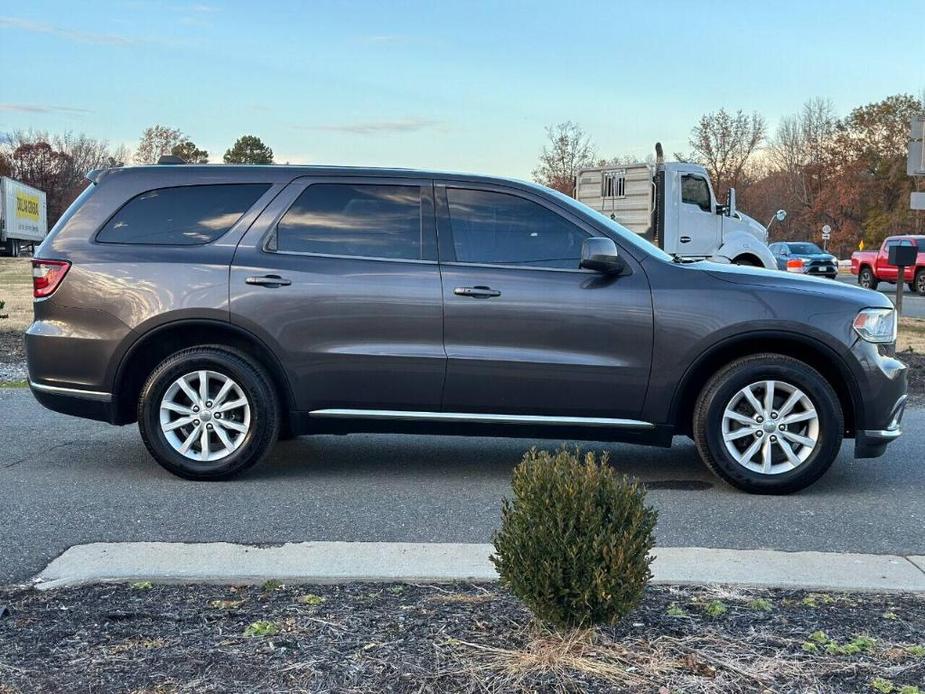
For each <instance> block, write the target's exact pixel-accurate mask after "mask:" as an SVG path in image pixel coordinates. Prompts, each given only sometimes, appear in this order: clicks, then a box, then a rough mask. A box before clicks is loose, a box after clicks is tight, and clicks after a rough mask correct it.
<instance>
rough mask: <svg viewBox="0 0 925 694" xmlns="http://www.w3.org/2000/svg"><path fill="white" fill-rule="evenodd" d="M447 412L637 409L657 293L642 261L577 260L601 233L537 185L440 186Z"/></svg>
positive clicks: (627, 413) (630, 412)
mask: <svg viewBox="0 0 925 694" xmlns="http://www.w3.org/2000/svg"><path fill="white" fill-rule="evenodd" d="M437 207H438V228H439V235H440V259H441V266H440V267H441V274H442V277H443V299H444V314H445V318H444V335H445V338H444V339H445V347H446V353H447V374H446V385H445V387H444V396H443V409H444V410H445V411H447V412H460V413H467V412H472V413H493V414H508V415H540V416H559V417H561V416H569V417H604V418H626V419H631V418H635V417H638V416H639V414H640V412H641V410H642V406H643V400H644V398H645V393H646V387H647V383H648V378H649V365H650V360H651V351H652V304H651V297H650V293H649V285H648V281H647V279H646V276H645V274H644V272H643V271H642V269H641V268H640V267H639V266H638V265H637V264H636V263H635V261H634V260H633V259H632V258H631V257H629V256H628V255H625V258H626V260H627V262H628V263H629V264H630V267H631V269H632V270H633V273H632V274H631V275H627V276H622V277H605V276H603V275H599V274H597V273H594V272H591V271H588V270H580V269H579V268H578V262H579V258H580V254H581V245H582V241H583V240H584V239H585V238H587V237H588V236H590V235H594V234H596V233H598V232H596V231H595V230H593V229H592V228H590V227H589V226H587V225H585V224H584V223H583V222H581V221H580V220H578V219H577V218H575V217H573V216H571V215H570V214H569V213H568V212H566V211H565V210H564V209H563V208H560V207H558V206H556V205H554V204H553V203H551V202H548V201H546V200H545V199H544V198H542V197H541V196H534V195H532V194H530V193H527V192H524V191H520V190H516V189H509V188H505V187H503V186H492V185H487V184H471V185H470V184H461V183H455V182H447V183H446V184H439V185H438V186H437Z"/></svg>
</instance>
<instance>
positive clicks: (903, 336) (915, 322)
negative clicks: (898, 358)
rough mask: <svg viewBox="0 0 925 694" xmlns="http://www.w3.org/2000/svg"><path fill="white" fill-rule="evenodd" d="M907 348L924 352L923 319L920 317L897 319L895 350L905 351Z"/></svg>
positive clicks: (924, 324) (924, 326)
mask: <svg viewBox="0 0 925 694" xmlns="http://www.w3.org/2000/svg"><path fill="white" fill-rule="evenodd" d="M908 350H912V351H913V352H917V353H918V354H925V320H923V319H921V318H900V319H899V334H898V336H897V338H896V351H897V352H906V351H908Z"/></svg>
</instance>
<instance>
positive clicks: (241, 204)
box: [96, 183, 270, 246]
mask: <svg viewBox="0 0 925 694" xmlns="http://www.w3.org/2000/svg"><path fill="white" fill-rule="evenodd" d="M269 188H270V184H269V183H243V184H238V183H232V184H223V185H209V186H183V187H178V188H158V189H157V190H149V191H148V192H147V193H142V194H141V195H139V196H137V197H134V198H132V199H131V200H129V201H128V202H127V203H126V204H125V205H123V206H122V209H120V210H119V211H118V212H116V214H115V215H114V216H113V217H112V219H110V220H109V221H108V222H107V223H106V226H104V227H103V228H102V230H101V231H100V233H99V234H97V237H96V240H97V241H100V242H102V243H135V244H148V245H159V246H195V245H201V244H204V243H209V242H210V241H214V240H215V239H217V238H219V237H220V236H221V235H222V234H224V233H225V232H226V231H228V230H229V229H230V228H231V227H233V226H234V224H235V222H237V221H238V220H239V219H240V218H241V216H242V215H243V214H244V213H245V212H247V210H248V209H250V207H251V206H252V205H253V204H254V203H255V202H257V198H259V197H260V196H261V195H263V194H264V193H265V192H266V191H267V190H268V189H269Z"/></svg>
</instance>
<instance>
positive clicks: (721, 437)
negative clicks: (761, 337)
mask: <svg viewBox="0 0 925 694" xmlns="http://www.w3.org/2000/svg"><path fill="white" fill-rule="evenodd" d="M843 433H844V419H843V415H842V410H841V404H840V403H839V401H838V396H837V395H836V394H835V391H834V390H833V389H832V386H831V385H830V384H829V383H828V381H826V380H825V378H823V377H822V375H821V374H819V372H818V371H816V370H815V369H813V368H812V367H811V366H809V365H808V364H805V363H803V362H801V361H799V360H797V359H793V358H791V357H786V356H783V355H779V354H758V355H755V356H750V357H745V358H743V359H739V360H737V361H734V362H732V363H731V364H729V365H728V366H726V367H725V368H724V369H722V370H721V371H720V372H719V373H717V374H716V375H715V376H713V378H712V379H710V381H709V382H708V383H707V385H706V386H705V387H704V389H703V391H702V392H701V394H700V398H699V400H698V402H697V406H696V409H695V411H694V441H695V442H696V444H697V450H698V451H699V452H700V456H701V458H702V459H703V461H704V462H705V463H706V465H707V467H709V468H710V469H711V470H712V471H713V472H714V473H715V474H716V475H718V476H719V477H721V478H722V479H724V480H725V481H727V482H728V483H729V484H731V485H733V486H734V487H738V488H739V489H743V490H745V491H748V492H753V493H757V494H788V493H790V492H795V491H798V490H800V489H803V488H805V487H808V486H809V485H811V484H812V483H813V482H815V481H816V480H817V479H819V478H820V477H821V476H822V475H823V473H825V471H826V470H828V469H829V466H831V465H832V463H833V462H834V460H835V457H836V456H837V455H838V451H839V449H840V448H841V442H842V436H843Z"/></svg>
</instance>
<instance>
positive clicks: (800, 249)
mask: <svg viewBox="0 0 925 694" xmlns="http://www.w3.org/2000/svg"><path fill="white" fill-rule="evenodd" d="M769 248H770V249H771V253H773V254H774V259H775V260H776V261H777V269H778V270H785V271H787V272H796V273H802V274H806V275H823V276H824V277H828V278H829V279H831V280H834V279H835V278H836V277H838V258H836V257H835V256H834V255H832V254H831V253H826V252H825V251H823V250H822V249H821V248H819V246H817V245H816V244H814V243H812V242H810V241H778V242H777V243H772V244H771V245H770V246H769Z"/></svg>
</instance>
